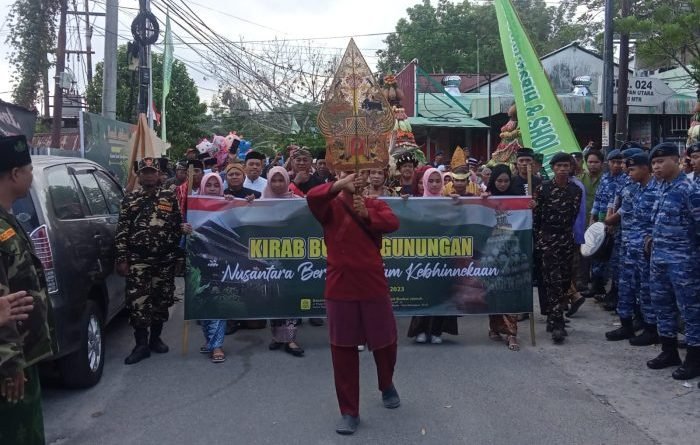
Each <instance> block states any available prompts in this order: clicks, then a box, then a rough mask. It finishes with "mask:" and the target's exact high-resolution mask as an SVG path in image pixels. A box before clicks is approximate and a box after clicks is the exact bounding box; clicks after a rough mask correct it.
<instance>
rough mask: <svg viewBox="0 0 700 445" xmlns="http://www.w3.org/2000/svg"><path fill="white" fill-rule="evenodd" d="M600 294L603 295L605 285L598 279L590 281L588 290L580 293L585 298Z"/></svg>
mask: <svg viewBox="0 0 700 445" xmlns="http://www.w3.org/2000/svg"><path fill="white" fill-rule="evenodd" d="M602 294H605V283H604V282H603V280H601V279H599V278H594V279H593V280H592V281H591V287H590V289H585V290H583V291H581V295H583V296H584V297H585V298H591V297H595V296H596V295H602ZM596 299H597V298H596Z"/></svg>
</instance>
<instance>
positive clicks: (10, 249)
mask: <svg viewBox="0 0 700 445" xmlns="http://www.w3.org/2000/svg"><path fill="white" fill-rule="evenodd" d="M19 291H26V292H27V293H29V294H30V295H31V296H32V297H34V310H33V311H32V312H31V313H30V314H29V318H28V319H27V320H23V321H18V322H10V323H7V324H6V325H5V326H0V377H9V376H13V375H15V374H16V373H17V372H18V371H20V370H22V369H24V368H26V367H28V366H31V365H34V364H35V363H37V362H39V361H40V360H42V359H44V358H46V357H50V356H51V355H53V353H54V352H55V351H56V348H55V345H54V343H53V342H52V337H53V336H52V334H53V317H52V311H51V302H50V300H49V293H48V290H47V288H46V278H45V277H44V270H43V268H42V265H41V261H39V259H38V258H37V257H36V255H34V250H33V247H32V243H31V242H30V241H29V238H28V237H27V234H26V233H24V230H23V229H22V227H21V226H20V225H19V223H18V222H17V220H16V219H15V217H14V216H12V215H11V214H9V213H8V212H7V211H5V209H3V208H1V207H0V294H1V295H6V294H8V293H12V292H19Z"/></svg>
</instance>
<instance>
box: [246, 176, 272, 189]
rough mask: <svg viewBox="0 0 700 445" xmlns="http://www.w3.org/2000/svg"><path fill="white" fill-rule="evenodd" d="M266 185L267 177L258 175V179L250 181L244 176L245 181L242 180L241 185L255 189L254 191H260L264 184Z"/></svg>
mask: <svg viewBox="0 0 700 445" xmlns="http://www.w3.org/2000/svg"><path fill="white" fill-rule="evenodd" d="M266 185H267V179H265V178H263V177H262V176H259V177H258V179H256V180H255V181H251V180H250V179H248V177H247V176H246V177H245V181H243V187H245V188H247V189H251V190H255V191H256V192H260V193H262V192H263V190H265V186H266Z"/></svg>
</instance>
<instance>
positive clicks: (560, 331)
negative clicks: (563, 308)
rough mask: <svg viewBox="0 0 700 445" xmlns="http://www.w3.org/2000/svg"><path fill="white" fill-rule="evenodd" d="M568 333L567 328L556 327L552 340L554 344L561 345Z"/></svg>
mask: <svg viewBox="0 0 700 445" xmlns="http://www.w3.org/2000/svg"><path fill="white" fill-rule="evenodd" d="M567 335H568V334H567V333H566V329H564V328H554V329H553V330H552V341H553V342H554V344H557V345H560V344H562V343H564V338H565V337H566V336H567Z"/></svg>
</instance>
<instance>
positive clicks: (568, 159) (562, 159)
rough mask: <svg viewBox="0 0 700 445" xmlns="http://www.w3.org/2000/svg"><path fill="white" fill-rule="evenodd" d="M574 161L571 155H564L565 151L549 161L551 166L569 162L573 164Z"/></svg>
mask: <svg viewBox="0 0 700 445" xmlns="http://www.w3.org/2000/svg"><path fill="white" fill-rule="evenodd" d="M572 161H573V159H572V158H571V155H570V154H569V153H564V152H563V151H560V152H559V153H557V154H555V155H554V156H552V159H550V160H549V165H554V164H557V163H559V162H568V163H569V164H571V163H572Z"/></svg>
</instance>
